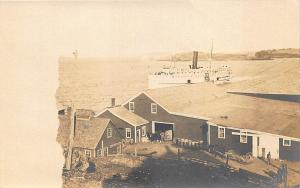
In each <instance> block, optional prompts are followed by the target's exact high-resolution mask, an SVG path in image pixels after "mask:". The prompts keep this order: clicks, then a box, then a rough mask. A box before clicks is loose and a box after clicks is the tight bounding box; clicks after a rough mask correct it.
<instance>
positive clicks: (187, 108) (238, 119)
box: [143, 83, 300, 138]
mask: <svg viewBox="0 0 300 188" xmlns="http://www.w3.org/2000/svg"><path fill="white" fill-rule="evenodd" d="M260 84H261V83H260ZM243 87H244V88H246V86H243ZM249 87H250V86H249ZM236 88H237V85H236V84H235V83H232V84H224V85H214V84H212V83H199V84H192V85H183V86H176V87H169V88H159V89H151V90H146V91H144V92H143V93H144V94H145V95H147V96H148V97H150V98H151V99H152V100H154V101H155V102H156V103H158V104H159V105H161V106H162V107H163V108H164V109H165V110H167V111H168V112H169V113H172V114H175V115H184V116H189V117H194V118H200V119H206V120H209V121H211V122H213V123H216V124H222V125H223V126H229V127H230V126H231V127H236V128H245V129H252V130H257V131H262V132H267V133H272V134H278V135H284V136H288V137H293V138H300V131H298V130H300V125H299V122H300V121H299V120H300V106H299V104H298V103H297V102H288V101H282V100H272V99H265V98H259V97H253V96H244V95H236V94H231V93H228V91H231V90H236ZM221 117H228V118H227V119H226V118H221ZM293 130H296V131H293Z"/></svg>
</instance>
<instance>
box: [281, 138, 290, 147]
mask: <svg viewBox="0 0 300 188" xmlns="http://www.w3.org/2000/svg"><path fill="white" fill-rule="evenodd" d="M282 143H283V146H291V145H292V144H291V140H286V139H283V142H282Z"/></svg>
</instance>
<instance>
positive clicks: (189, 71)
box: [148, 51, 231, 89]
mask: <svg viewBox="0 0 300 188" xmlns="http://www.w3.org/2000/svg"><path fill="white" fill-rule="evenodd" d="M211 59H212V58H211ZM230 79H231V69H230V67H228V66H227V65H223V66H219V67H216V66H212V64H211V60H210V62H209V66H207V67H203V66H201V67H198V52H197V51H194V52H193V60H192V65H189V66H188V67H176V66H175V64H174V66H163V68H162V69H161V70H159V71H156V72H154V73H150V74H149V75H148V87H149V89H153V88H159V87H168V86H172V85H174V84H175V85H180V84H194V83H199V82H214V83H221V82H222V83H223V82H228V81H230Z"/></svg>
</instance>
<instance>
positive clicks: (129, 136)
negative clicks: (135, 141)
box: [126, 128, 131, 138]
mask: <svg viewBox="0 0 300 188" xmlns="http://www.w3.org/2000/svg"><path fill="white" fill-rule="evenodd" d="M126 138H131V129H130V128H126Z"/></svg>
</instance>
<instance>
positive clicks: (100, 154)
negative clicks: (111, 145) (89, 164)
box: [97, 149, 102, 157]
mask: <svg viewBox="0 0 300 188" xmlns="http://www.w3.org/2000/svg"><path fill="white" fill-rule="evenodd" d="M100 156H102V149H98V150H97V157H100Z"/></svg>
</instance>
